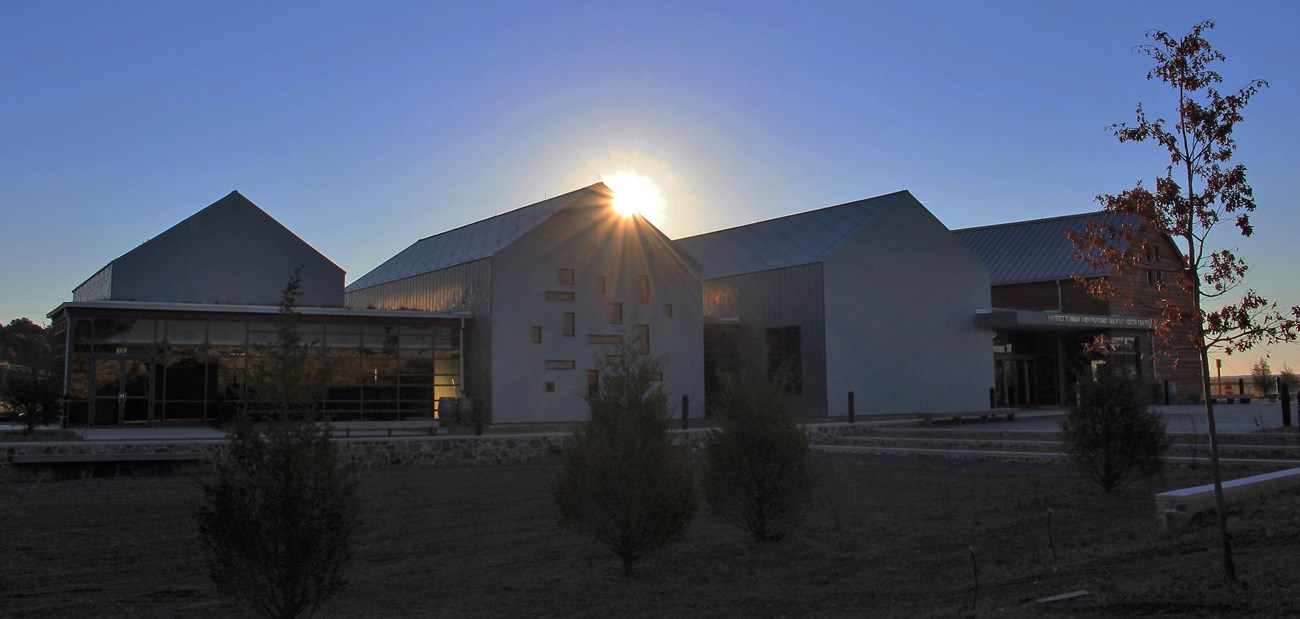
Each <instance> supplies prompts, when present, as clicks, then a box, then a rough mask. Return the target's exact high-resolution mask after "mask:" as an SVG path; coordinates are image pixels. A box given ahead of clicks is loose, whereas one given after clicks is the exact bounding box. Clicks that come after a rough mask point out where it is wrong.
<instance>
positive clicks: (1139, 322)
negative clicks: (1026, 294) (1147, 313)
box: [1047, 314, 1151, 329]
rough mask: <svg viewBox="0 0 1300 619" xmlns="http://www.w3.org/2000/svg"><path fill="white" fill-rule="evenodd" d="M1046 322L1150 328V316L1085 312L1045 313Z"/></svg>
mask: <svg viewBox="0 0 1300 619" xmlns="http://www.w3.org/2000/svg"><path fill="white" fill-rule="evenodd" d="M1047 322H1052V323H1063V324H1068V325H1080V326H1089V327H1123V328H1126V329H1150V328H1151V319H1150V318H1134V317H1132V316H1091V315H1087V314H1047Z"/></svg>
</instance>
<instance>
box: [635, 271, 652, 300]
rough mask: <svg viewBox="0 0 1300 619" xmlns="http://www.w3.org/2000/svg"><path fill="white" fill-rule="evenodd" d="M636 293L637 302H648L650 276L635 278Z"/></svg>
mask: <svg viewBox="0 0 1300 619" xmlns="http://www.w3.org/2000/svg"><path fill="white" fill-rule="evenodd" d="M636 291H637V297H638V300H639V301H640V302H641V303H649V302H650V276H649V275H638V276H636Z"/></svg>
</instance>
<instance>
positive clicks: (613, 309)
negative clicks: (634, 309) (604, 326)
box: [609, 303, 623, 325]
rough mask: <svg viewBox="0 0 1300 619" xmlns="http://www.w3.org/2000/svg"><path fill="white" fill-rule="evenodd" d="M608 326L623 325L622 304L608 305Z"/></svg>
mask: <svg viewBox="0 0 1300 619" xmlns="http://www.w3.org/2000/svg"><path fill="white" fill-rule="evenodd" d="M609 324H611V325H621V324H623V304H622V303H610V304H609Z"/></svg>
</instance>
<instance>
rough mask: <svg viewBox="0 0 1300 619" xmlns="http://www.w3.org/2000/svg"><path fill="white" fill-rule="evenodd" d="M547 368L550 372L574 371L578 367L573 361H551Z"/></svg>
mask: <svg viewBox="0 0 1300 619" xmlns="http://www.w3.org/2000/svg"><path fill="white" fill-rule="evenodd" d="M545 367H546V369H548V370H572V369H573V368H575V367H577V365H576V364H575V363H574V362H573V360H571V359H549V360H547V361H546V364H545Z"/></svg>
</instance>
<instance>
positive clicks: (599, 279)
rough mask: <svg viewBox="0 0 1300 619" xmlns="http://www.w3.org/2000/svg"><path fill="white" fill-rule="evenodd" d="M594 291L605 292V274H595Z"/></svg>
mask: <svg viewBox="0 0 1300 619" xmlns="http://www.w3.org/2000/svg"><path fill="white" fill-rule="evenodd" d="M596 292H597V293H598V294H605V276H604V275H597V276H596Z"/></svg>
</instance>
